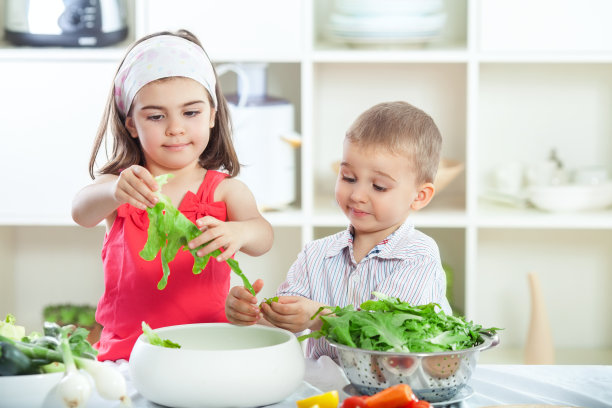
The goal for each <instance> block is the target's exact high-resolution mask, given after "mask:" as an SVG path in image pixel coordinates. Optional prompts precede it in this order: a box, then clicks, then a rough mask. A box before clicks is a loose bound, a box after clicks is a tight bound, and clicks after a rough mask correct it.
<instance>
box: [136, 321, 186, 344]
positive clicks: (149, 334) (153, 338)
mask: <svg viewBox="0 0 612 408" xmlns="http://www.w3.org/2000/svg"><path fill="white" fill-rule="evenodd" d="M142 332H143V333H144V335H145V337H146V338H147V340H149V343H150V344H152V345H154V346H161V347H167V348H181V345H180V344H178V343H175V342H173V341H172V340H169V339H162V338H161V337H159V335H158V334H157V333H155V332H154V331H153V329H151V326H149V325H148V324H147V323H145V322H142Z"/></svg>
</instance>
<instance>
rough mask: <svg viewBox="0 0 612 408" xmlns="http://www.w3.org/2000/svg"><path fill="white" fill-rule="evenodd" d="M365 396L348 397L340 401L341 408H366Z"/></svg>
mask: <svg viewBox="0 0 612 408" xmlns="http://www.w3.org/2000/svg"><path fill="white" fill-rule="evenodd" d="M367 399H368V397H367V396H353V397H348V398H347V399H345V400H344V401H342V408H367V407H368V405H367V402H366V400H367Z"/></svg>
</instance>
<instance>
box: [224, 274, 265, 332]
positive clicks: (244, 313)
mask: <svg viewBox="0 0 612 408" xmlns="http://www.w3.org/2000/svg"><path fill="white" fill-rule="evenodd" d="M262 288H263V280H261V279H257V280H256V281H255V282H253V290H255V293H259V292H260V291H261V289H262ZM225 317H227V320H229V322H230V323H232V324H237V325H240V326H248V325H252V324H255V323H257V321H258V320H259V319H260V317H261V314H260V312H259V306H258V305H257V298H256V297H255V296H253V295H252V294H251V292H249V291H248V290H247V289H246V288H245V287H243V286H234V287H233V288H231V289H230V291H229V294H228V295H227V298H225Z"/></svg>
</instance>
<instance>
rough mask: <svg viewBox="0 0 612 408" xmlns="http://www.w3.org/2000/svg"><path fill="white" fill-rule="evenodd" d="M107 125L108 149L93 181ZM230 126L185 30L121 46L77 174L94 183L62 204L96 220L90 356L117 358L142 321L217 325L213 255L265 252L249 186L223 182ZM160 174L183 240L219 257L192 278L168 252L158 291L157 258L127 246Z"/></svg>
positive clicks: (185, 256) (224, 279)
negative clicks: (101, 228)
mask: <svg viewBox="0 0 612 408" xmlns="http://www.w3.org/2000/svg"><path fill="white" fill-rule="evenodd" d="M109 122H110V126H111V129H110V131H111V134H112V137H113V150H112V155H111V157H110V160H109V161H108V162H107V163H106V164H105V165H104V166H102V168H101V169H100V170H99V173H100V175H99V177H98V178H95V177H94V165H95V161H96V157H97V155H98V152H99V150H100V146H101V145H102V142H103V141H104V140H105V138H106V135H107V125H108V124H109ZM230 127H231V123H230V118H229V114H228V107H227V105H226V102H225V98H224V97H223V94H222V93H221V89H220V86H219V84H218V82H217V77H216V73H215V70H214V68H213V66H212V64H211V62H210V60H209V58H208V56H207V55H206V53H205V51H204V49H203V48H202V46H201V44H200V42H199V41H198V39H197V38H196V37H195V36H194V35H193V34H191V33H189V32H188V31H184V30H182V31H179V32H178V33H176V34H173V33H169V32H161V33H156V34H153V35H149V36H147V37H144V38H142V39H141V40H139V41H138V42H136V43H135V44H134V45H133V46H132V47H131V49H130V50H128V53H127V55H126V56H125V58H124V59H123V61H122V63H121V65H120V66H119V69H118V71H117V73H116V75H115V79H114V86H113V90H112V92H111V94H110V96H109V99H108V102H107V106H106V109H105V112H104V115H103V118H102V122H101V124H100V128H99V130H98V134H97V136H96V139H95V142H94V149H93V152H92V155H91V158H90V162H89V173H90V175H91V176H92V178H94V179H95V181H94V183H93V184H91V185H89V186H87V187H85V188H83V189H82V190H81V191H79V192H78V193H77V195H76V197H75V198H74V202H73V208H72V217H73V219H74V221H75V222H76V223H78V224H80V225H82V226H84V227H93V226H95V225H97V224H98V223H100V222H101V221H102V220H105V221H106V235H105V238H104V244H103V248H102V260H103V266H104V275H105V284H104V285H105V290H104V294H103V295H102V298H101V299H100V301H99V303H98V308H97V312H96V320H97V321H98V322H99V323H100V324H101V325H102V326H103V327H104V328H103V330H102V335H101V337H100V341H99V342H98V343H97V344H96V347H97V348H98V351H99V354H98V359H99V360H118V359H128V358H129V355H130V352H131V350H132V347H133V345H134V342H135V341H136V339H137V338H138V336H139V335H140V334H141V333H142V330H141V322H142V321H146V322H147V323H148V324H149V325H150V326H151V327H153V328H156V327H161V326H169V325H177V324H187V323H200V322H226V321H227V319H226V317H225V312H224V304H225V298H226V296H227V293H228V291H229V283H230V270H229V266H228V265H227V263H225V262H223V261H225V260H227V259H228V258H229V257H231V256H232V255H234V253H236V251H238V250H241V251H242V252H245V253H247V254H249V255H253V256H257V255H261V254H264V253H265V252H267V251H268V250H269V249H270V247H271V245H272V241H273V233H272V227H271V226H270V224H269V223H268V222H267V221H266V220H265V219H264V218H263V217H262V216H261V214H260V213H259V211H258V210H257V206H256V203H255V199H254V197H253V194H252V193H251V192H250V190H249V189H248V188H247V187H246V186H245V185H244V184H243V183H242V182H240V181H239V180H236V179H235V178H233V176H236V175H237V174H238V172H239V169H240V165H239V163H238V159H237V156H236V152H235V151H234V148H233V146H232V143H231V134H230ZM218 170H221V171H218ZM165 173H172V174H173V175H174V178H172V179H170V182H169V183H168V184H166V185H164V187H163V189H162V190H163V193H164V194H165V195H167V196H168V197H170V199H171V200H172V203H173V204H174V205H175V206H176V207H177V208H178V209H179V210H180V211H181V212H182V213H183V214H184V215H185V216H186V217H187V218H189V219H190V220H191V221H193V222H195V223H196V225H197V226H198V228H199V229H200V230H201V231H202V234H201V235H200V236H199V237H197V238H195V239H193V240H192V241H191V242H189V244H188V245H189V247H191V248H195V247H198V246H200V245H202V244H204V243H206V242H209V241H210V243H209V244H208V245H206V246H205V247H203V248H202V249H201V250H200V251H199V252H198V255H199V256H204V255H206V254H208V253H210V252H212V251H214V250H215V249H218V248H221V249H222V250H223V252H222V254H221V255H220V256H219V257H218V258H217V259H216V261H215V260H211V261H210V262H209V263H208V265H207V267H206V268H205V270H204V271H203V272H202V273H201V274H199V275H194V274H193V273H192V266H193V257H192V256H191V254H190V253H189V252H188V251H179V252H178V254H177V255H176V258H175V259H174V260H173V261H172V262H170V270H171V271H172V274H171V276H170V277H169V280H168V286H167V287H166V288H165V289H164V290H158V289H157V282H158V281H159V279H160V277H161V274H162V269H161V261H160V257H159V255H158V257H157V258H156V259H155V260H154V261H151V262H149V261H145V260H143V259H142V258H141V257H140V256H139V252H140V250H141V249H142V248H143V247H144V245H145V242H146V240H147V228H148V224H149V220H148V216H147V212H146V208H147V207H153V206H155V204H156V202H157V198H156V195H155V194H154V192H155V191H156V190H158V189H159V186H158V185H157V183H156V182H155V179H154V177H155V176H158V175H161V174H165Z"/></svg>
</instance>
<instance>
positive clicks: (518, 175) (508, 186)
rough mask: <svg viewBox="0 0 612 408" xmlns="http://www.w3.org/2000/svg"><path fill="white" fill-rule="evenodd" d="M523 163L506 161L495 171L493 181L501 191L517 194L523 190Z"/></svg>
mask: <svg viewBox="0 0 612 408" xmlns="http://www.w3.org/2000/svg"><path fill="white" fill-rule="evenodd" d="M523 173H524V172H523V165H522V164H521V163H519V162H509V163H504V164H502V165H500V166H498V167H496V168H495V170H494V171H493V183H494V185H495V189H496V190H497V192H499V193H504V194H511V195H516V194H518V193H520V192H521V191H522V190H523V187H524V179H523V175H524V174H523Z"/></svg>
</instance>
